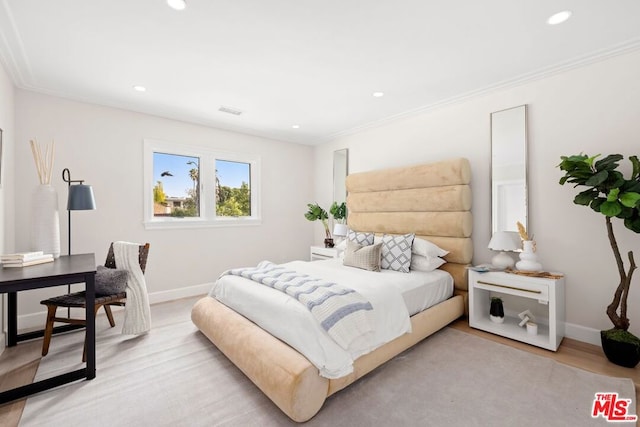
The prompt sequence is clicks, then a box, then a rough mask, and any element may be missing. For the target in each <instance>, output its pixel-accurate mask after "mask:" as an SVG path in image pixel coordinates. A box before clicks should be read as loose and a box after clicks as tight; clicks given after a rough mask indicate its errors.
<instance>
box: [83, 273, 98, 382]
mask: <svg viewBox="0 0 640 427" xmlns="http://www.w3.org/2000/svg"><path fill="white" fill-rule="evenodd" d="M85 286H86V293H85V295H86V296H85V298H86V302H85V316H86V317H85V319H86V320H87V325H86V326H87V330H86V334H87V335H86V337H87V338H86V342H87V344H86V345H87V379H88V380H92V379H94V378H95V377H96V310H95V305H96V304H95V303H96V300H95V298H96V292H95V274H87V275H86V277H85Z"/></svg>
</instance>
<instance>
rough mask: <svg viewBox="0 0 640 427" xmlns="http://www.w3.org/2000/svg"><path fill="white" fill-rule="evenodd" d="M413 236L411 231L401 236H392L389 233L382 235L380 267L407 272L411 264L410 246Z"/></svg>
mask: <svg viewBox="0 0 640 427" xmlns="http://www.w3.org/2000/svg"><path fill="white" fill-rule="evenodd" d="M414 237H415V234H413V233H411V234H405V235H402V236H392V235H390V234H385V235H384V236H382V258H381V260H380V267H381V268H382V269H383V270H393V271H399V272H401V273H408V272H409V268H410V266H411V247H412V244H413V238H414Z"/></svg>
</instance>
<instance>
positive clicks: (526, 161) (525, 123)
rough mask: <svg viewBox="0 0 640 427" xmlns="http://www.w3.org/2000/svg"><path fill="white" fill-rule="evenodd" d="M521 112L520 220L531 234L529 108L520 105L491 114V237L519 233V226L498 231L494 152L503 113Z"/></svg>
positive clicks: (519, 130) (525, 105)
mask: <svg viewBox="0 0 640 427" xmlns="http://www.w3.org/2000/svg"><path fill="white" fill-rule="evenodd" d="M517 109H519V110H521V115H519V116H518V122H519V121H520V120H521V121H522V127H521V128H519V129H517V133H518V134H519V135H521V144H522V155H523V162H524V170H523V171H522V172H523V175H524V206H523V208H524V218H523V219H522V220H520V222H521V223H522V225H524V226H525V228H526V230H527V232H529V234H531V232H530V230H529V226H530V224H529V222H530V221H529V156H528V144H529V141H528V135H527V133H528V118H527V116H528V114H527V112H528V107H527V104H523V105H518V106H516V107H511V108H506V109H504V110H500V111H495V112H493V113H491V115H490V134H491V159H490V160H491V161H490V165H491V166H490V168H489V174H490V176H489V182H490V185H491V188H490V191H491V203H490V209H491V235H492V236H493V233H495V232H496V231H518V230H517V226H516V224H513V228H509V229H507V230H498V229H497V218H496V215H497V213H496V211H497V203H498V202H499V201H498V198H497V195H496V194H495V193H496V191H495V182H494V175H495V170H494V166H495V165H494V163H495V161H494V157H495V155H494V151H495V150H496V146H497V144H498V139H499V137H498V135H496V129H495V124H496V123H497V121H498V120H499V119H500V118H501V113H507V112H510V113H514V112H515V111H514V110H517Z"/></svg>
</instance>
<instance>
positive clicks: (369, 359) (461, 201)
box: [191, 158, 473, 422]
mask: <svg viewBox="0 0 640 427" xmlns="http://www.w3.org/2000/svg"><path fill="white" fill-rule="evenodd" d="M470 180H471V168H470V166H469V162H468V160H467V159H462V158H460V159H453V160H447V161H442V162H438V163H431V164H423V165H416V166H410V167H404V168H394V169H385V170H380V171H371V172H362V173H355V174H351V175H349V176H348V177H347V190H348V193H349V196H348V197H347V207H348V212H349V219H348V223H349V227H350V228H351V229H353V230H359V231H373V232H376V233H387V234H404V233H409V232H412V233H416V236H418V237H422V238H425V239H427V240H430V241H432V242H433V243H435V244H437V245H438V246H440V247H441V248H443V249H446V250H448V251H449V252H450V253H449V255H447V256H446V257H445V258H446V260H447V263H446V264H444V265H443V266H442V267H441V268H442V269H444V270H446V271H448V272H449V273H450V274H451V275H452V276H453V278H454V283H455V293H454V296H453V297H452V298H450V299H448V300H446V301H443V302H441V303H439V304H437V305H435V306H433V307H431V308H429V309H427V310H425V311H423V312H421V313H418V314H416V315H414V316H412V317H411V325H412V332H411V333H409V334H405V335H402V336H401V337H398V338H396V339H395V340H393V341H391V342H389V343H387V344H385V345H383V346H382V347H379V348H378V349H376V350H375V351H373V352H371V353H369V354H366V355H364V356H362V357H360V358H358V359H357V360H356V361H355V362H354V371H353V372H352V373H351V374H349V375H347V376H345V377H342V378H337V379H327V378H324V377H321V376H320V375H319V373H318V369H317V368H316V367H315V366H313V365H312V364H311V363H310V362H309V361H308V360H307V359H306V358H305V357H304V356H302V355H301V354H300V353H298V352H297V351H296V350H294V349H292V348H291V347H289V346H288V345H286V344H285V343H283V342H282V341H280V340H279V339H277V338H275V337H273V336H272V335H270V334H269V333H268V332H266V331H264V330H263V329H261V328H260V327H258V326H256V325H255V324H254V323H252V322H251V321H249V320H247V319H246V318H245V317H243V316H241V315H239V314H238V313H236V312H235V311H233V310H231V309H229V308H228V307H226V306H225V305H223V304H221V303H220V302H218V301H217V300H216V299H214V298H211V297H204V298H202V299H201V300H200V301H198V302H197V303H196V304H195V306H194V307H193V309H192V312H191V318H192V320H193V323H195V325H196V326H197V327H198V328H199V329H200V330H201V331H202V333H204V334H205V335H206V336H207V338H209V340H210V341H211V342H212V343H213V344H215V346H216V347H218V348H219V349H220V350H221V351H222V352H223V353H224V354H225V355H226V356H227V357H228V358H229V359H230V360H231V361H232V362H233V363H234V364H235V365H236V366H237V367H238V368H239V369H240V370H242V372H244V374H245V375H246V376H247V377H249V379H251V381H253V383H254V384H255V385H257V386H258V388H260V390H262V392H263V393H264V394H266V395H267V396H268V397H269V398H270V399H271V400H272V401H273V402H274V403H275V404H276V405H277V406H278V407H279V408H280V409H281V410H282V411H283V412H284V413H285V414H287V415H288V416H289V417H290V418H291V419H292V420H294V421H298V422H304V421H307V420H309V419H310V418H311V417H313V416H314V415H315V414H316V413H318V411H319V410H320V408H321V407H322V405H323V404H324V401H325V400H326V398H327V397H328V396H331V395H332V394H334V393H336V392H337V391H339V390H341V389H343V388H345V387H347V386H348V385H349V384H351V383H353V382H354V381H356V380H357V379H358V378H361V377H362V376H364V375H365V374H367V373H368V372H370V371H372V370H373V369H375V368H376V367H378V366H380V365H382V364H383V363H384V362H386V361H388V360H390V359H391V358H393V357H394V356H396V355H397V354H399V353H401V352H402V351H404V350H406V349H408V348H409V347H411V346H413V345H414V344H416V343H418V342H419V341H421V340H423V339H424V338H426V337H427V336H429V335H431V334H433V333H434V332H436V331H438V330H440V329H442V328H443V327H445V326H446V325H448V324H449V323H451V322H452V321H454V320H455V319H457V318H458V317H460V316H461V315H462V314H463V313H465V311H466V307H467V303H466V300H467V275H466V269H465V267H466V266H467V265H468V264H469V263H470V262H471V257H472V254H473V246H472V242H471V238H470V236H471V228H472V217H471V212H470V209H471V190H470V187H469V182H470Z"/></svg>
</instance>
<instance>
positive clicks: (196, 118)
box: [0, 0, 640, 144]
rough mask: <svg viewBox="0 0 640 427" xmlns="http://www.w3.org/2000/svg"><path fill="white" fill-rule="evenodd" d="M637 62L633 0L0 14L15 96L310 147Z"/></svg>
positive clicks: (100, 8)
mask: <svg viewBox="0 0 640 427" xmlns="http://www.w3.org/2000/svg"><path fill="white" fill-rule="evenodd" d="M565 9H568V10H571V11H572V17H571V19H569V20H568V21H567V22H565V23H564V24H561V25H556V26H550V25H548V24H547V23H546V19H547V18H548V17H549V16H550V15H552V14H553V13H555V12H559V11H561V10H565ZM638 48H640V1H638V0H616V1H606V0H534V1H532V0H482V1H477V0H368V1H367V0H322V1H319V0H187V8H186V9H185V10H183V11H175V10H173V9H171V8H169V7H168V6H167V4H166V1H165V0H135V1H131V0H90V1H78V0H56V1H51V0H0V60H1V61H2V63H3V64H4V66H5V69H6V70H7V72H8V73H9V75H10V76H11V77H12V79H13V81H14V83H15V85H16V86H17V87H19V88H24V89H28V90H34V91H38V92H42V93H47V94H52V95H56V96H62V97H65V98H70V99H75V100H81V101H87V102H91V103H96V104H101V105H107V106H113V107H119V108H124V109H128V110H133V111H139V112H144V113H149V114H154V115H158V116H162V117H168V118H173V119H178V120H183V121H187V122H192V123H199V124H204V125H207V126H213V127H217V128H222V129H229V130H234V131H240V132H244V133H248V134H252V135H259V136H263V137H267V138H273V139H278V140H283V141H290V142H296V143H302V144H318V143H321V142H324V141H327V140H330V139H332V138H335V137H337V136H340V135H346V134H349V133H352V132H354V131H356V130H359V129H363V128H366V127H369V126H372V125H375V124H377V123H380V122H382V121H385V120H389V119H393V118H396V117H400V116H403V115H407V114H413V113H416V112H420V111H425V110H428V109H431V108H435V107H437V106H441V105H444V104H447V103H451V102H455V101H457V100H460V99H464V98H466V97H469V96H473V95H477V94H481V93H483V92H485V91H488V90H491V89H495V88H498V87H503V86H506V85H511V84H514V83H517V82H522V81H526V80H528V79H531V78H537V77H540V76H542V75H547V74H549V73H552V72H557V71H558V70H562V69H564V68H567V67H573V66H575V65H577V64H578V65H579V64H583V63H587V62H589V61H593V60H596V59H599V58H602V57H606V56H608V55H611V54H617V53H621V52H626V51H629V50H632V49H638ZM134 85H142V86H144V87H146V91H145V92H137V91H135V90H133V86H134ZM376 91H380V92H384V96H382V97H374V96H372V94H373V92H376ZM221 106H226V107H230V108H231V109H236V110H240V111H242V114H241V115H232V114H229V113H225V112H221V111H219V109H220V107H221ZM293 125H298V126H299V128H297V129H294V128H293V127H292V126H293Z"/></svg>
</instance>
